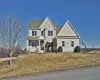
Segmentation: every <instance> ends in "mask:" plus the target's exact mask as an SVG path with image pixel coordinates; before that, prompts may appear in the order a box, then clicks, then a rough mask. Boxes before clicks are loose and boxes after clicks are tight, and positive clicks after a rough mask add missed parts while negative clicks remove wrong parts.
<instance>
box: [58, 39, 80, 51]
mask: <svg viewBox="0 0 100 80" xmlns="http://www.w3.org/2000/svg"><path fill="white" fill-rule="evenodd" d="M62 41H65V47H62V48H63V52H73V51H74V48H75V47H76V46H79V39H57V43H58V45H57V47H59V46H62ZM71 41H74V47H71Z"/></svg>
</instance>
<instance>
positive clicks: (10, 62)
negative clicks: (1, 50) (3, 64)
mask: <svg viewBox="0 0 100 80" xmlns="http://www.w3.org/2000/svg"><path fill="white" fill-rule="evenodd" d="M9 55H10V58H11V57H12V55H13V51H11V53H10V54H9ZM8 64H9V67H11V66H12V59H10V60H9V61H8Z"/></svg>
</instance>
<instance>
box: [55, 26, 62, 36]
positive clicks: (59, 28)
mask: <svg viewBox="0 0 100 80" xmlns="http://www.w3.org/2000/svg"><path fill="white" fill-rule="evenodd" d="M56 28H57V29H56V35H58V33H59V32H60V30H61V28H62V26H57V27H56Z"/></svg>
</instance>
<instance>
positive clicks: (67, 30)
mask: <svg viewBox="0 0 100 80" xmlns="http://www.w3.org/2000/svg"><path fill="white" fill-rule="evenodd" d="M57 36H70V37H75V36H76V37H79V35H78V34H77V32H76V31H75V29H74V28H73V27H72V25H71V24H70V22H69V21H67V22H66V23H65V25H64V26H63V27H62V29H61V30H60V32H59V33H58V35H57Z"/></svg>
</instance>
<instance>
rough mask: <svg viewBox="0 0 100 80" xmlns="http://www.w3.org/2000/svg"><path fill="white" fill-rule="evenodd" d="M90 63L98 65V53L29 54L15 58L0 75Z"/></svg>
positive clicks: (44, 70) (72, 67)
mask: <svg viewBox="0 0 100 80" xmlns="http://www.w3.org/2000/svg"><path fill="white" fill-rule="evenodd" d="M92 65H100V54H82V53H48V54H29V55H27V56H25V57H23V58H19V59H17V60H16V61H15V62H14V64H13V67H11V68H2V69H0V77H1V78H2V77H13V76H23V75H31V74H32V75H36V74H40V73H46V72H50V71H57V70H63V69H66V70H67V69H74V68H80V67H83V66H92Z"/></svg>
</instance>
